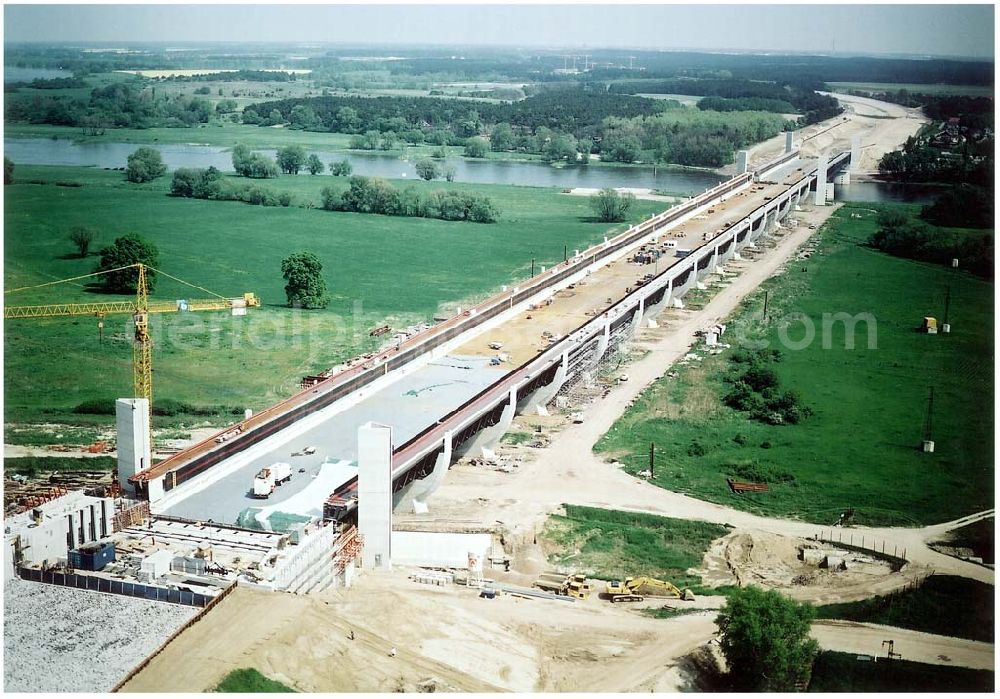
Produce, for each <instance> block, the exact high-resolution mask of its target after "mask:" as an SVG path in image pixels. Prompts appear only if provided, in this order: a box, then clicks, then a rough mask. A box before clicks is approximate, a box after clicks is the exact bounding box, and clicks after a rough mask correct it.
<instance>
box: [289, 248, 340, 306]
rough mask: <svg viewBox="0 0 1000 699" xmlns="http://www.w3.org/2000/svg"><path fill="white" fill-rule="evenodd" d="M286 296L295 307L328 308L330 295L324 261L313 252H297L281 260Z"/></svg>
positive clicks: (290, 304)
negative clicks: (324, 278)
mask: <svg viewBox="0 0 1000 699" xmlns="http://www.w3.org/2000/svg"><path fill="white" fill-rule="evenodd" d="M281 275H282V276H283V277H284V278H285V282H286V284H285V296H286V297H287V298H288V305H289V306H290V307H293V308H326V306H327V304H328V303H329V297H328V296H327V293H326V282H325V281H323V263H322V262H320V261H319V258H318V257H316V255H314V254H312V253H311V252H297V253H294V254H292V255H289V256H288V257H286V258H285V259H284V260H282V261H281Z"/></svg>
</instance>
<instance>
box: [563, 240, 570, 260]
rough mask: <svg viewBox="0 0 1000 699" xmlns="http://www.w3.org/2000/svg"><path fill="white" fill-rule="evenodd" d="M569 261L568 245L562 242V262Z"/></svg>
mask: <svg viewBox="0 0 1000 699" xmlns="http://www.w3.org/2000/svg"><path fill="white" fill-rule="evenodd" d="M568 261H569V247H568V246H567V245H566V244H565V243H563V262H568Z"/></svg>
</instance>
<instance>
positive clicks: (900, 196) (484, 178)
mask: <svg viewBox="0 0 1000 699" xmlns="http://www.w3.org/2000/svg"><path fill="white" fill-rule="evenodd" d="M138 147H139V146H138V145H137V144H134V143H105V142H93V143H75V142H73V141H70V140H67V139H51V138H5V139H4V155H5V156H7V157H8V158H10V159H11V160H13V161H14V163H23V164H29V165H83V166H93V167H100V168H118V167H125V163H126V161H127V159H128V156H129V154H131V153H133V152H134V151H135V150H136V148H138ZM154 147H155V148H156V149H157V150H159V151H160V153H161V154H162V155H163V161H164V162H165V163H166V164H167V167H168V168H170V169H171V170H174V169H177V168H179V167H201V168H205V167H209V166H215V167H216V168H218V169H219V170H222V171H231V170H232V169H233V163H232V156H231V155H230V153H229V150H228V149H225V148H221V147H218V146H205V145H185V144H163V145H155V146H154ZM260 152H262V153H265V154H266V155H268V156H270V157H272V158H273V157H274V154H275V153H274V151H273V150H272V151H268V150H261V151H260ZM310 152H315V153H316V154H317V155H318V156H319V158H320V160H322V161H323V163H324V164H326V165H329V163H331V162H333V161H339V160H343V159H344V158H346V159H347V160H349V161H350V162H351V165H352V166H353V168H354V174H356V175H366V176H377V177H386V178H391V179H408V178H414V179H416V178H417V175H416V171H415V168H414V161H413V160H403V159H401V158H400V157H399V156H395V155H381V154H377V153H373V154H368V153H351V154H345V153H343V152H323V151H310ZM443 164H446V165H449V166H451V167H454V168H455V179H456V180H457V181H459V182H474V183H478V184H508V185H526V186H534V187H560V188H564V189H569V188H574V187H591V188H602V187H641V188H647V189H657V190H662V191H666V192H671V193H676V194H684V195H690V194H698V193H700V192H703V191H705V190H706V189H708V188H709V187H714V186H715V185H717V184H719V182H721V181H723V180H725V179H727V177H726V176H725V175H720V174H717V173H713V172H705V171H697V170H664V169H662V168H658V169H657V170H656V172H655V174H654V172H653V169H652V168H619V167H600V166H591V165H585V166H580V165H574V166H568V167H552V166H550V165H546V164H544V163H538V162H517V161H498V160H464V159H450V160H445V161H444V163H443ZM939 191H940V189H939V188H935V187H927V186H921V185H901V184H892V183H886V182H853V183H851V184H849V185H836V198H837V199H838V200H840V201H873V202H907V203H916V204H927V203H931V202H932V201H933V200H934V197H935V195H936V194H937V193H938V192H939Z"/></svg>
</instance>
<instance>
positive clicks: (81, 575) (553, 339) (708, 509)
mask: <svg viewBox="0 0 1000 699" xmlns="http://www.w3.org/2000/svg"><path fill="white" fill-rule="evenodd" d="M859 109H860V107H859ZM861 116H862V117H863V116H864V115H863V114H862V115H861ZM854 118H855V119H857V117H854ZM885 121H887V122H888V123H889V124H890V126H891V129H893V131H892V134H891V135H889V136H888V137H887V138H889V139H890V140H891V141H892V144H891V145H895V143H896V141H895V139H896V137H897V136H898V133H897V131H898V130H899V129H900V128H901V125H902V126H905V127H906V129H912V128H914V127H915V126H918V125H919V124H915V123H905V124H902V120H895V121H890V120H885ZM914 121H915V120H914ZM882 123H883V122H882V120H881V119H879V118H877V117H872V118H870V119H868V120H865V119H863V118H862V119H860V122H859V123H858V124H855V125H853V126H851V125H849V126H847V127H844V129H843V131H845V132H846V137H845V138H841V139H840V140H836V141H835V140H833V139H832V137H830V136H828V135H817V136H816V137H815V138H813V140H812V142H811V143H810V144H809V146H808V147H805V146H803V144H802V142H801V138H802V135H801V134H794V133H792V132H789V133H787V134H786V135H785V136H783V137H782V139H781V143H780V144H779V147H778V148H777V149H776V150H773V148H774V146H775V144H766V145H767V147H766V148H765V147H762V148H760V149H759V151H758V152H756V153H748V152H745V151H744V152H741V153H739V154H738V163H737V172H736V174H735V175H734V176H733V177H732V179H730V180H728V181H726V182H723V183H722V184H720V185H719V186H718V187H715V188H712V189H710V190H708V191H706V192H705V193H703V194H701V195H698V196H695V197H691V198H690V199H688V200H686V201H684V202H683V203H681V204H679V205H677V206H674V207H672V208H670V209H667V210H666V211H664V212H663V213H661V214H658V215H656V216H653V217H651V218H650V219H649V220H647V221H644V222H642V223H640V224H637V225H635V226H632V227H630V228H629V229H628V230H626V231H625V232H623V233H621V234H620V235H618V236H615V237H610V238H606V239H605V240H604V242H603V243H600V244H598V245H595V246H594V247H592V248H590V249H586V250H572V251H567V254H566V259H565V261H564V262H562V263H560V264H558V265H556V266H555V267H552V268H549V269H545V268H541V270H540V271H539V272H538V274H536V275H535V276H533V277H532V278H531V279H527V280H525V281H524V282H522V283H520V284H518V285H517V286H513V287H511V288H507V287H504V288H503V289H502V290H501V291H500V293H498V294H496V295H495V296H493V297H491V298H489V299H487V300H486V301H484V302H482V303H481V304H478V305H476V306H474V307H472V308H465V309H458V310H457V311H456V313H455V314H454V315H453V316H451V317H448V318H446V319H441V320H439V321H437V322H435V323H434V324H428V325H426V326H424V327H415V328H411V329H409V330H408V331H407V332H404V333H402V334H400V335H397V336H395V337H393V338H392V340H390V341H389V342H387V343H386V344H385V345H384V346H383V347H382V349H380V350H378V351H376V352H373V353H370V354H367V355H365V356H362V357H358V358H356V359H354V360H352V361H350V362H347V363H345V364H343V365H341V366H339V367H334V368H332V369H331V370H330V371H328V372H324V373H323V374H319V375H314V376H310V377H306V378H305V379H304V381H303V389H302V390H301V391H300V392H299V393H297V394H296V395H294V396H292V397H290V398H288V399H287V400H285V401H282V402H281V403H278V404H277V405H274V406H272V407H271V408H269V409H267V410H264V411H261V412H258V413H257V414H252V413H250V412H249V411H248V413H247V414H246V415H245V416H244V419H242V420H240V421H239V422H237V423H235V424H232V425H229V426H227V427H226V428H225V429H223V430H221V431H214V432H212V434H208V435H200V438H197V439H193V440H191V442H192V443H189V444H186V445H185V446H184V447H183V448H179V449H177V450H176V453H170V452H171V451H174V450H168V451H166V452H161V453H160V454H159V456H161V457H163V458H162V460H160V461H155V460H154V451H153V448H152V439H151V428H150V423H151V420H153V419H154V418H153V416H152V411H151V402H152V400H153V392H152V385H151V380H152V379H151V370H150V369H149V362H150V360H149V356H148V350H149V346H148V341H147V339H144V337H143V334H144V326H143V320H144V318H145V317H146V316H145V314H148V313H151V312H158V311H157V310H156V308H155V307H154V308H150V306H149V302H148V300H146V299H144V298H143V297H142V296H141V295H140V297H139V298H138V299H137V301H136V302H135V304H133V305H131V306H129V307H128V308H127V309H124V312H129V313H134V314H135V317H136V338H135V343H136V344H135V346H136V357H137V359H136V362H137V365H136V366H137V370H136V386H135V388H136V392H135V395H134V396H132V397H129V398H122V399H120V400H118V401H117V404H116V409H117V414H116V418H117V421H116V424H117V434H116V438H115V441H116V450H115V452H114V453H115V457H116V462H117V467H116V473H115V475H114V477H113V478H108V477H107V475H106V474H97V473H95V474H74V475H69V476H67V475H55V476H54V477H53V478H52V479H51V482H50V483H45V484H38V483H34V484H33V483H26V482H15V481H13V480H9V479H5V480H6V483H5V485H6V489H5V502H4V504H5V515H6V518H5V519H6V521H5V536H4V542H5V546H4V582H5V600H4V603H5V612H6V613H5V637H4V649H5V655H6V656H7V662H6V664H5V688H6V689H7V690H8V691H29V690H30V691H135V692H149V691H157V692H188V691H207V690H210V689H211V688H212V687H214V686H215V685H217V684H218V683H219V681H220V680H221V679H222V678H223V677H224V676H225V675H226V674H227V673H229V672H230V671H232V670H237V669H240V668H246V667H252V668H255V669H257V670H258V671H260V672H261V673H263V674H264V675H266V676H267V677H269V678H272V679H274V680H277V681H280V682H283V683H285V684H286V685H287V686H290V687H293V688H294V689H295V690H297V691H307V692H324V691H359V692H367V691H379V692H389V691H412V692H417V691H423V692H426V691H465V692H492V691H521V692H533V691H619V692H621V691H678V690H696V691H697V690H704V689H706V685H705V684H704V679H703V668H704V666H705V664H706V663H709V664H713V663H714V664H718V663H720V662H721V656H720V654H719V650H718V645H717V641H713V639H716V636H717V631H718V629H717V627H716V623H715V618H716V614H717V611H718V609H719V608H720V607H721V606H722V605H723V604H724V603H725V599H726V598H725V596H724V594H722V593H713V591H712V588H719V587H745V586H748V585H758V586H763V587H766V588H769V589H778V590H781V591H782V592H784V593H786V594H788V595H789V596H791V597H792V598H793V599H796V600H800V601H808V602H813V603H817V604H818V603H832V602H850V601H855V600H863V599H866V598H869V597H872V596H873V595H877V594H882V593H890V592H893V591H896V590H900V589H903V588H906V587H907V586H910V585H913V584H914V583H915V582H918V581H920V580H922V579H924V578H926V577H927V576H928V575H930V574H932V573H942V572H953V573H955V574H959V575H964V576H968V577H971V578H974V579H977V580H981V581H984V582H989V583H991V584H992V582H993V571H992V568H989V567H983V566H977V565H975V564H973V563H969V562H967V561H961V560H959V559H957V558H954V557H949V556H945V555H943V554H940V553H938V552H936V551H933V550H932V549H931V548H929V547H928V546H927V545H926V544H927V542H928V541H929V540H930V539H931V538H932V535H939V534H940V532H939V531H938V529H935V530H934V531H933V532H931V531H924V530H920V529H893V528H870V527H853V528H851V529H850V531H847V530H846V529H842V528H839V527H838V528H834V529H831V527H830V526H827V527H826V528H823V527H819V526H817V525H814V524H809V523H807V522H802V521H793V520H784V519H778V518H768V517H764V516H759V515H754V514H750V513H748V512H745V511H741V510H737V509H733V508H729V507H724V506H721V505H713V504H710V503H706V502H702V501H699V500H696V499H694V498H691V497H688V496H685V495H681V494H678V493H672V492H669V491H665V490H663V489H661V488H658V487H656V486H655V485H653V484H652V483H650V482H647V480H646V479H643V478H637V477H634V476H632V475H629V474H627V473H625V472H624V471H623V470H622V469H621V468H618V467H616V466H615V464H613V463H606V462H604V461H601V460H599V459H597V458H596V457H595V456H594V454H593V451H592V447H593V445H594V443H595V442H596V440H597V439H598V438H599V437H600V436H601V435H602V434H604V433H605V432H606V431H607V430H608V429H609V428H610V427H611V425H612V424H613V422H614V420H615V419H616V418H618V417H619V416H620V415H621V414H622V413H623V412H624V411H625V410H626V409H627V408H628V407H630V406H631V405H632V404H633V403H634V401H635V400H636V399H637V396H638V395H639V394H640V392H641V391H642V390H643V388H644V387H646V386H648V385H649V384H650V383H651V382H652V381H653V380H655V379H657V378H659V377H661V376H663V375H664V374H665V373H666V372H667V371H669V370H670V368H671V366H673V365H674V364H675V363H677V362H692V361H698V359H699V357H701V356H704V355H706V354H708V353H711V352H715V351H720V348H721V347H723V346H726V347H728V346H729V343H735V341H736V340H735V339H733V338H732V331H731V330H730V331H729V333H728V334H727V326H726V318H727V316H728V315H729V314H730V313H731V312H732V311H733V309H734V308H736V306H737V305H738V304H739V303H740V301H741V300H742V299H743V298H744V297H745V296H746V295H747V294H749V293H750V292H751V291H753V290H754V289H756V288H757V287H758V286H759V285H760V284H761V282H763V281H764V280H766V279H768V278H769V277H771V276H772V275H774V274H776V273H778V272H779V271H781V270H782V269H783V268H784V266H785V265H786V264H787V263H788V261H789V260H790V259H793V256H794V255H795V254H796V253H797V251H798V250H799V249H800V248H801V246H802V245H803V244H805V243H806V242H807V241H808V240H809V238H810V236H811V235H812V234H813V232H814V231H815V230H817V228H819V227H821V226H822V225H823V224H824V222H825V221H826V219H827V218H828V217H829V216H830V215H831V213H832V212H833V211H835V210H836V208H837V203H836V199H835V192H836V189H835V185H834V182H835V181H836V182H841V183H842V182H844V181H845V179H847V180H849V178H850V174H851V173H852V172H855V173H857V172H859V171H860V168H861V163H862V155H861V153H862V144H861V135H859V134H864V135H865V137H866V138H873V137H874V135H873V134H874V133H875V130H876V129H877V128H880V127H881V126H882ZM820 145H822V150H820V148H819V146H820ZM810 148H811V149H812V150H810ZM864 159H865V160H864V162H865V163H868V164H869V166H870V159H871V153H870V152H867V151H866V153H865V155H864ZM140 273H142V270H141V269H140ZM694 296H696V297H697V298H698V299H699V301H698V303H691V302H690V299H691V298H692V297H694ZM215 303H216V304H220V303H221V304H228V306H227V307H229V308H232V309H233V312H234V313H235V312H239V313H246V312H247V310H248V309H250V312H253V311H252V309H253V308H254V307H255V306H257V305H259V300H257V299H256V297H255V296H254V295H253V294H252V293H246V294H244V295H243V296H240V297H236V298H233V299H228V300H225V299H223V300H216V301H215ZM17 312H18V311H17V309H16V308H12V307H8V308H7V309H6V313H7V314H8V315H7V317H14V316H11V315H9V314H11V313H17ZM74 312H75V311H74V309H68V310H66V314H67V315H70V314H73V313H74ZM81 312H82V311H81ZM87 312H92V309H89V310H88V311H87ZM163 312H167V310H164V311H163ZM23 313H27V311H23ZM377 330H379V334H389V332H390V330H389V329H388V326H385V327H384V328H380V329H377ZM504 435H518V437H517V438H516V439H512V438H510V437H507V438H504ZM95 451H96V452H103V451H104V449H103V448H102V449H95ZM108 451H109V452H110V447H108ZM734 483H735V485H734V484H733V483H731V484H730V485H731V486H732V487H733V492H734V493H737V492H742V491H743V490H753V488H754V485H755V484H753V483H743V482H734ZM758 485H759V484H758ZM741 489H742V490H741ZM564 503H577V504H581V505H588V506H593V507H603V508H608V509H617V510H623V511H636V512H646V513H651V514H661V515H665V516H670V517H675V518H681V519H693V520H699V521H706V522H714V523H717V524H719V525H723V526H725V527H726V531H727V533H726V534H725V535H724V536H721V537H719V538H717V539H716V540H714V541H713V542H712V544H711V546H710V547H709V549H708V551H707V553H705V555H704V559H703V560H702V562H701V564H700V565H699V566H695V567H693V568H692V569H691V571H690V572H691V573H692V574H696V575H698V576H700V578H701V580H702V581H703V586H704V589H699V591H697V592H695V591H692V589H690V588H689V587H687V586H684V585H679V584H675V582H674V581H671V580H664V579H659V578H656V577H654V576H650V575H646V574H644V573H643V571H638V570H637V571H630V572H629V574H628V575H627V576H623V577H622V578H621V579H617V580H605V579H597V578H595V577H593V576H592V575H591V574H590V572H591V571H588V570H584V569H579V568H577V567H575V566H573V565H572V564H571V562H565V563H561V564H559V565H554V564H553V563H552V562H551V557H550V556H551V553H552V551H551V550H548V549H547V543H546V541H545V540H544V538H543V537H540V536H539V534H540V532H541V531H542V530H543V528H544V526H545V522H546V519H547V518H548V517H549V516H550V515H552V514H553V513H556V512H559V511H560V508H561V507H562V506H563V505H564ZM980 516H981V517H992V512H989V513H981V515H980ZM831 524H832V523H831ZM956 526H957V525H956ZM845 535H846V536H847V537H848V538H847V539H845ZM57 610H58V611H57ZM653 612H658V613H660V614H661V615H662V616H663V617H665V618H657V617H656V616H655V615H654V614H653ZM42 618H45V619H48V621H47V622H45V624H41V625H40V622H39V619H42ZM126 620H127V621H126ZM57 621H58V623H57ZM120 622H121V623H120ZM62 623H65V624H66V625H68V626H70V627H72V629H73V630H72V632H69V633H68V632H66V630H65V629H63V628H62V626H60V624H62ZM46 624H49V625H48V626H47V625H46ZM873 626H874V625H869V626H865V625H863V624H861V625H859V626H858V627H857V629H856V633H854V634H852V635H850V636H849V637H848V636H847V635H845V634H842V633H840V631H841V629H840V627H837V626H836V624H834V623H832V622H823V621H819V622H816V623H815V626H814V631H813V635H814V637H816V638H818V639H820V641H821V644H822V645H823V647H824V648H830V649H834V650H842V651H845V652H853V653H860V652H869V651H870V649H871V648H872V647H873V646H875V645H877V644H878V642H881V640H882V636H883V635H884V632H883V631H881V630H879V629H878V628H873ZM40 633H41V634H48V635H51V636H59V637H60V639H62V640H61V641H60V645H59V646H58V647H55V648H52V647H48V646H44V645H42V644H39V643H38V642H37V638H38V634H40ZM896 633H897V635H896V637H895V638H896V639H897V643H902V642H907V641H909V643H907V645H906V648H907V650H906V653H907V658H908V659H913V660H919V661H921V662H927V663H932V664H938V665H942V664H944V665H949V664H953V665H958V666H962V667H973V668H981V669H992V667H993V665H992V648H993V647H992V644H986V643H978V642H971V641H969V642H959V641H957V640H955V639H952V641H954V642H953V643H952V644H951V645H950V646H948V647H947V648H945V649H942V647H941V646H940V643H941V642H940V639H938V638H932V639H926V638H923V637H920V636H919V634H916V632H900V631H899V630H896ZM907 634H910V635H909V636H908V635H907ZM876 639H877V640H876ZM949 643H951V641H949ZM95 646H99V647H101V648H105V649H112V650H111V651H102V653H104V655H98V656H95V655H94V654H93V653H92V649H93V648H94V647H95ZM112 656H113V657H112ZM94 666H100V668H101V671H100V672H95V671H94V669H93V668H94ZM178 667H183V668H184V672H178V671H177V668H178ZM46 668H50V669H51V668H58V670H57V671H56V672H51V673H45V672H44V670H45V669H46ZM42 675H45V676H50V677H51V678H52V679H51V681H50V680H46V682H49V683H48V684H45V685H44V686H43V685H40V684H38V683H37V681H36V680H35V678H36V677H38V676H42Z"/></svg>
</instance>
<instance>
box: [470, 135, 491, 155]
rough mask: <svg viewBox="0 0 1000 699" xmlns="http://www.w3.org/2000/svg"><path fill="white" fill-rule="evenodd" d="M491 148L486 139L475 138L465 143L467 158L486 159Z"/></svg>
mask: <svg viewBox="0 0 1000 699" xmlns="http://www.w3.org/2000/svg"><path fill="white" fill-rule="evenodd" d="M489 146H490V144H489V143H487V142H486V139H485V138H480V137H479V136H474V137H472V138H470V139H469V140H468V141H466V142H465V157H467V158H485V157H486V153H487V151H488V150H489Z"/></svg>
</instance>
